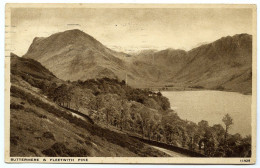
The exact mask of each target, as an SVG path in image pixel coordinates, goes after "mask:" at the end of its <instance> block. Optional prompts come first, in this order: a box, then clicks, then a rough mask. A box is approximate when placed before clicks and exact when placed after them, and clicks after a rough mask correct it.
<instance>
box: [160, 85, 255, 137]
mask: <svg viewBox="0 0 260 168" xmlns="http://www.w3.org/2000/svg"><path fill="white" fill-rule="evenodd" d="M161 93H162V95H163V96H165V97H167V98H168V99H169V102H170V104H171V109H173V110H174V111H176V112H177V114H178V115H179V117H180V118H181V119H184V120H185V119H186V120H188V121H192V122H195V123H198V122H199V121H201V120H206V121H208V122H209V124H210V125H214V124H222V125H223V123H222V118H223V116H224V115H225V114H227V113H229V114H230V115H231V116H232V118H233V119H234V125H233V128H232V130H233V131H232V133H240V134H241V135H242V136H243V137H244V136H246V135H250V134H252V133H251V102H252V101H251V100H252V95H245V94H241V93H238V92H227V91H219V90H201V89H195V90H183V91H181V90H178V91H174V90H171V91H161ZM239 123H245V125H243V127H242V126H241V125H240V124H239Z"/></svg>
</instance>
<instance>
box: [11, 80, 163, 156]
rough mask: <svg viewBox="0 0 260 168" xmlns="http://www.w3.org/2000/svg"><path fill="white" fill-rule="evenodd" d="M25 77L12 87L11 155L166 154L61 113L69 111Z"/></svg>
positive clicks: (122, 135)
mask: <svg viewBox="0 0 260 168" xmlns="http://www.w3.org/2000/svg"><path fill="white" fill-rule="evenodd" d="M21 80H22V79H21V78H19V77H15V80H13V84H12V89H11V112H10V113H11V134H10V136H11V146H10V151H11V156H103V157H105V156H133V157H134V156H166V154H164V153H162V152H159V151H157V150H155V149H154V148H151V147H149V146H147V145H145V144H143V143H141V142H139V141H137V140H134V139H132V138H130V137H128V136H127V135H125V134H120V133H116V132H114V131H110V130H107V129H104V128H101V127H99V126H97V125H92V124H90V123H87V122H83V123H84V124H83V125H80V124H77V122H73V121H74V120H75V119H73V117H71V118H70V116H69V117H68V116H66V117H57V114H56V112H58V113H59V115H60V114H61V115H62V113H68V111H66V110H64V109H62V110H61V109H60V108H59V107H58V106H55V104H54V103H53V102H51V101H50V100H48V99H46V98H45V97H44V96H42V95H41V94H40V93H39V92H38V91H37V89H35V88H33V87H32V86H31V87H29V84H28V83H26V82H25V81H21ZM54 111H55V112H54ZM76 121H77V120H76ZM81 122H82V120H81V121H80V122H79V123H81Z"/></svg>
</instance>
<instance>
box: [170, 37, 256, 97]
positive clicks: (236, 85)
mask: <svg viewBox="0 0 260 168" xmlns="http://www.w3.org/2000/svg"><path fill="white" fill-rule="evenodd" d="M251 75H252V36H251V35H248V34H240V35H235V36H233V37H230V36H228V37H224V38H221V39H219V40H217V41H215V42H213V43H210V44H206V45H202V46H200V47H198V48H195V49H192V50H191V51H189V52H188V59H187V61H186V62H185V64H184V65H183V68H182V69H181V70H180V71H178V73H177V76H176V77H175V78H172V79H170V80H169V81H172V82H174V83H175V82H177V83H178V82H184V83H185V84H186V85H187V86H202V87H205V88H210V89H221V90H230V91H239V92H243V93H249V92H251V83H252V79H251ZM240 85H241V86H240Z"/></svg>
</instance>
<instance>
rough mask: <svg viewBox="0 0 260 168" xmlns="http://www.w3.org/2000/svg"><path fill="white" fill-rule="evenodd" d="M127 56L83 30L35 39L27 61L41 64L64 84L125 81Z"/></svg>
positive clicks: (26, 55)
mask: <svg viewBox="0 0 260 168" xmlns="http://www.w3.org/2000/svg"><path fill="white" fill-rule="evenodd" d="M125 55H126V54H123V53H119V52H115V51H112V50H110V49H109V48H107V47H105V46H104V45H103V44H101V43H100V42H99V41H97V40H96V39H94V38H93V37H91V36H89V35H88V34H86V33H84V32H82V31H80V30H68V31H65V32H61V33H56V34H53V35H51V36H49V37H47V38H38V37H36V38H34V40H33V42H32V44H31V46H30V48H29V49H28V51H27V53H26V54H25V55H24V56H23V57H24V58H32V59H34V60H37V61H39V62H40V63H42V64H43V65H44V66H45V67H46V68H48V69H49V70H50V71H51V72H53V73H54V74H55V75H56V76H57V77H58V78H60V79H63V80H78V79H91V78H101V77H110V78H116V77H119V78H123V76H122V75H123V74H122V73H120V72H121V71H122V70H123V69H124V67H125V63H124V61H123V60H122V59H123V58H124V57H125Z"/></svg>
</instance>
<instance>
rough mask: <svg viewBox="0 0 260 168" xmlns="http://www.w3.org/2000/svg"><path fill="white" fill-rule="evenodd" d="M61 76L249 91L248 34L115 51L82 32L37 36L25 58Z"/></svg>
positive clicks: (249, 58)
mask: <svg viewBox="0 0 260 168" xmlns="http://www.w3.org/2000/svg"><path fill="white" fill-rule="evenodd" d="M23 57H25V58H31V59H35V60H37V61H39V62H40V63H42V64H43V65H44V66H45V67H46V68H47V69H49V70H50V71H51V72H53V74H54V75H56V76H57V77H58V78H61V79H63V80H72V81H75V80H86V79H93V78H102V77H109V78H118V79H120V80H125V79H126V80H127V83H128V84H129V85H132V86H134V87H154V86H164V85H173V86H176V87H179V86H181V87H184V88H185V87H191V88H194V87H195V88H196V87H199V88H204V89H218V90H228V91H236V92H241V93H250V92H251V88H252V86H251V85H252V79H251V78H252V36H251V35H248V34H239V35H234V36H227V37H223V38H221V39H219V40H216V41H214V42H212V43H208V44H203V45H201V46H199V47H196V48H194V49H192V50H190V51H184V50H175V49H166V50H161V51H156V50H147V51H141V52H139V53H137V54H134V55H132V56H130V55H129V54H125V53H122V52H116V51H113V50H111V49H109V48H107V47H106V46H104V45H103V44H102V43H100V42H99V41H97V40H96V39H95V38H93V37H92V36H90V35H88V34H86V33H84V32H82V31H80V30H68V31H65V32H61V33H56V34H53V35H51V36H49V37H46V38H35V39H34V40H33V42H32V44H31V46H30V48H29V49H28V52H27V53H26V54H25V55H24V56H23Z"/></svg>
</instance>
